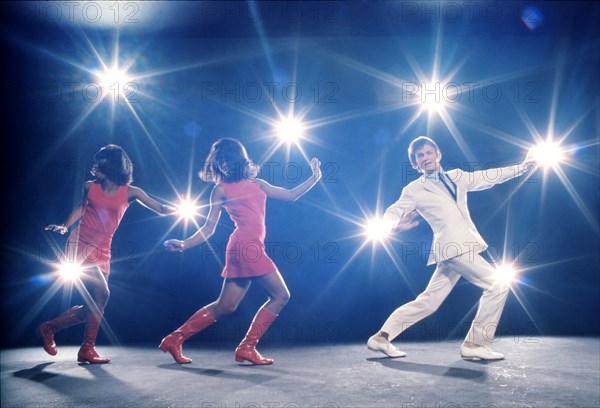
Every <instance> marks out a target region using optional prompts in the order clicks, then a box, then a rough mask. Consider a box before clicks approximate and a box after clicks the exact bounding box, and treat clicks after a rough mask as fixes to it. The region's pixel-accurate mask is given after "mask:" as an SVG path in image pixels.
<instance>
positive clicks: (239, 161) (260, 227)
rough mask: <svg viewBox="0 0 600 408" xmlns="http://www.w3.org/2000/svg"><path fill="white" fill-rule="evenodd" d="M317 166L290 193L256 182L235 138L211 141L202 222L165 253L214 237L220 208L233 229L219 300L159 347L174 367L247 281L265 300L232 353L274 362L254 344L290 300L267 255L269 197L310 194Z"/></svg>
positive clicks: (241, 293)
mask: <svg viewBox="0 0 600 408" xmlns="http://www.w3.org/2000/svg"><path fill="white" fill-rule="evenodd" d="M320 164H321V163H320V162H319V160H318V159H316V158H313V159H312V160H311V162H310V167H311V170H312V175H311V176H310V177H309V178H308V179H307V180H306V181H304V182H303V183H302V184H300V185H298V186H296V187H295V188H293V189H291V190H287V189H284V188H280V187H274V186H272V185H271V184H269V183H267V182H266V181H264V180H261V179H258V178H256V176H257V174H258V167H257V166H256V165H255V164H254V163H252V161H251V160H250V159H249V158H248V154H247V153H246V149H245V148H244V146H243V145H242V144H241V143H240V142H239V141H238V140H236V139H221V140H219V141H217V142H215V143H214V144H213V146H212V149H211V151H210V153H209V155H208V157H207V159H206V162H205V164H204V167H203V169H202V171H201V172H200V178H201V179H202V180H203V181H206V182H212V183H214V184H215V186H214V188H213V190H212V193H211V196H210V209H209V212H208V216H207V219H206V223H205V224H204V226H202V227H201V228H200V229H198V231H196V233H194V234H193V235H192V236H191V237H189V238H187V239H186V240H184V241H180V240H176V239H170V240H167V241H165V247H166V248H167V250H169V251H183V250H186V249H188V248H191V247H193V246H195V245H198V244H201V243H202V242H205V241H206V240H208V239H209V238H210V237H211V236H212V235H213V233H214V231H215V228H216V226H217V223H218V221H219V217H220V215H221V209H222V208H225V210H226V211H227V212H228V213H229V216H230V217H231V219H232V220H233V222H234V223H235V229H234V231H233V232H232V234H231V236H230V237H229V242H228V243H227V250H226V252H225V253H226V256H225V267H224V269H223V272H222V274H221V276H222V277H223V278H225V279H224V281H223V287H222V289H221V294H220V295H219V298H218V299H217V300H216V301H214V302H212V303H210V304H208V305H206V306H204V307H203V308H201V309H200V310H198V311H197V312H196V313H195V314H194V315H192V316H191V317H190V318H189V319H188V320H187V321H186V322H185V323H184V324H183V325H182V326H181V327H180V328H178V329H177V330H175V331H174V332H173V333H171V334H169V335H168V336H167V337H165V338H164V339H163V340H162V342H161V343H160V346H159V347H160V348H161V349H162V351H163V352H165V353H166V352H167V351H168V352H169V353H171V355H172V356H173V358H174V359H175V361H176V362H177V363H180V364H184V363H190V362H191V361H192V360H191V359H190V358H187V357H185V356H184V355H183V354H182V344H183V342H184V341H185V340H187V339H188V338H190V337H191V336H193V335H194V334H196V333H198V332H199V331H201V330H203V329H205V328H206V327H208V326H210V325H211V324H213V323H215V322H216V321H217V320H218V319H219V318H220V317H222V316H224V315H227V314H230V313H233V312H234V311H235V310H236V308H237V307H238V304H239V303H240V301H241V300H242V299H243V298H244V295H245V294H246V292H247V291H248V288H249V287H250V284H251V283H253V282H254V283H256V284H258V285H259V286H260V287H261V288H262V289H263V290H264V291H265V292H266V294H267V296H268V300H267V302H266V303H265V304H264V305H262V307H261V308H260V309H259V310H258V312H257V313H256V316H255V317H254V319H253V321H252V324H251V325H250V328H249V329H248V332H247V334H246V336H245V337H244V339H243V340H242V342H241V343H240V345H239V346H238V347H237V348H236V350H235V359H236V361H238V362H244V361H249V362H251V363H252V364H272V363H273V360H272V359H270V358H265V357H263V356H261V355H260V353H259V352H258V351H257V350H256V344H257V343H258V341H259V340H260V338H261V337H262V335H263V334H264V333H265V332H266V331H267V329H268V328H269V326H270V325H271V323H273V321H274V320H275V318H277V316H278V314H279V312H280V311H281V309H282V308H283V307H284V306H285V304H286V303H287V301H288V300H289V298H290V293H289V291H288V289H287V286H286V285H285V282H284V281H283V278H282V276H281V274H280V273H279V271H278V270H277V267H276V266H275V264H274V263H273V261H272V260H271V259H270V258H269V256H268V255H267V254H266V252H265V245H264V239H265V232H266V231H265V203H266V198H267V197H272V198H277V199H280V200H287V201H294V200H296V199H298V198H299V197H300V196H302V195H303V194H304V193H306V192H307V191H308V190H310V189H311V188H312V187H313V186H314V185H315V184H316V183H317V182H318V181H319V179H320V178H321V170H320Z"/></svg>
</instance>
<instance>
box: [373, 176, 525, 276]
mask: <svg viewBox="0 0 600 408" xmlns="http://www.w3.org/2000/svg"><path fill="white" fill-rule="evenodd" d="M525 171H527V166H526V165H523V164H517V165H513V166H508V167H500V168H496V169H489V170H480V171H474V172H466V171H463V170H460V169H455V170H450V171H448V172H446V174H447V176H448V177H450V179H451V180H452V181H453V183H454V185H453V186H451V187H454V189H455V190H456V197H457V199H456V201H454V198H453V197H452V196H451V195H450V193H449V192H448V191H447V190H446V188H445V187H444V185H443V184H441V182H440V181H438V180H437V177H435V176H434V177H433V178H432V177H430V176H425V175H422V176H421V177H420V178H418V179H417V180H415V181H413V182H411V183H410V184H409V185H407V186H406V187H404V189H403V190H402V193H401V194H400V198H399V199H398V201H396V202H395V203H394V204H392V205H391V206H390V207H389V208H388V209H387V210H386V211H385V214H384V215H383V219H384V221H385V222H386V223H388V225H392V226H395V225H396V224H397V223H398V221H399V220H400V217H401V216H402V214H403V213H405V212H409V211H413V210H417V212H418V213H419V214H420V215H421V216H422V217H423V218H424V219H425V221H427V223H428V224H429V225H430V226H431V229H432V230H433V243H432V246H431V250H430V253H429V257H428V262H427V265H432V264H435V263H437V262H441V261H444V260H446V259H450V258H453V257H455V256H458V255H462V254H465V253H480V252H483V251H485V250H486V249H487V244H486V242H485V241H484V240H483V238H482V237H481V235H480V234H479V232H478V231H477V228H476V227H475V224H473V221H472V220H471V216H470V215H469V209H468V208H467V193H468V192H469V191H478V190H485V189H488V188H490V187H492V186H494V185H496V184H500V183H503V182H505V181H507V180H510V179H512V178H514V177H517V176H519V175H521V174H523V173H524V172H525Z"/></svg>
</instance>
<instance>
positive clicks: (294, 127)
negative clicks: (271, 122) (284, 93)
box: [276, 118, 304, 144]
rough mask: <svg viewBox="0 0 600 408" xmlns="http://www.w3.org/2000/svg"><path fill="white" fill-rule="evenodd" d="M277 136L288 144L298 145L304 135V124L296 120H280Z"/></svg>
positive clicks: (277, 126)
mask: <svg viewBox="0 0 600 408" xmlns="http://www.w3.org/2000/svg"><path fill="white" fill-rule="evenodd" d="M276 129H277V136H278V137H279V138H280V139H281V140H282V141H284V142H286V143H287V144H292V143H293V144H298V142H299V141H300V139H301V138H302V135H303V133H304V126H303V125H302V123H301V122H300V121H299V120H297V119H294V118H286V119H282V120H280V121H279V122H278V123H277V125H276Z"/></svg>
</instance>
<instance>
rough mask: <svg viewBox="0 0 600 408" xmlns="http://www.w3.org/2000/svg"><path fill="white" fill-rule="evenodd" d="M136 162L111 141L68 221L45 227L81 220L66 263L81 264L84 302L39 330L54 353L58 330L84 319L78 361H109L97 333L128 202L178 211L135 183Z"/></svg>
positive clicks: (61, 230)
mask: <svg viewBox="0 0 600 408" xmlns="http://www.w3.org/2000/svg"><path fill="white" fill-rule="evenodd" d="M132 174H133V166H132V163H131V160H130V159H129V157H128V156H127V153H125V151H124V150H123V149H122V148H120V147H119V146H115V145H108V146H105V147H103V148H102V149H100V151H98V152H97V153H96V154H95V155H94V165H93V167H92V175H93V176H94V177H95V179H94V180H93V181H86V182H85V183H84V185H83V200H82V202H81V204H80V205H79V206H77V207H76V208H75V210H74V211H73V212H72V213H71V215H70V216H69V218H67V220H66V221H65V222H64V224H61V225H56V224H51V225H48V226H47V227H46V230H49V231H54V232H58V233H60V234H65V233H66V232H67V231H68V230H69V227H70V226H71V225H73V224H74V223H75V222H77V220H79V219H81V221H80V223H79V225H78V226H77V228H75V229H74V230H73V231H72V232H71V234H70V235H69V239H68V240H67V245H66V250H65V258H66V261H67V262H70V263H75V264H76V265H81V267H82V272H83V273H82V275H81V277H80V280H81V283H82V284H83V288H82V289H83V290H82V293H83V295H84V300H85V303H86V304H85V305H83V306H73V307H72V308H70V309H68V310H67V311H65V312H64V313H62V314H61V315H60V316H58V317H56V318H55V319H52V320H50V321H47V322H44V323H42V324H41V325H39V327H38V331H39V333H40V335H41V337H42V340H43V342H44V350H46V352H47V353H48V354H50V355H52V356H54V355H56V353H57V352H58V350H57V348H56V343H55V342H54V334H55V333H56V332H58V331H59V330H62V329H64V328H67V327H69V326H73V325H76V324H80V323H84V322H85V329H84V335H83V343H82V345H81V348H80V349H79V352H78V353H77V361H79V362H82V363H83V362H88V363H90V364H102V363H108V362H109V361H110V359H109V358H104V357H101V356H99V355H98V353H97V352H96V349H95V342H96V336H97V335H98V329H99V328H100V323H101V321H102V316H103V314H104V307H105V306H106V303H107V301H108V296H109V290H108V276H109V274H110V245H111V241H112V237H113V235H114V233H115V231H116V230H117V228H118V227H119V223H120V222H121V218H123V214H125V211H126V210H127V207H128V206H129V203H130V202H132V201H133V200H137V201H138V202H140V203H141V204H142V205H144V206H145V207H147V208H149V209H151V210H153V211H155V212H157V213H159V214H168V213H172V212H174V211H175V209H174V208H173V207H171V206H169V205H166V204H161V203H159V202H158V201H156V200H154V199H152V198H150V197H149V196H148V195H147V194H146V193H145V192H144V191H143V190H142V189H140V188H137V187H134V186H132V185H131V181H132Z"/></svg>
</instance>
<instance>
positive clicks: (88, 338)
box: [77, 310, 110, 364]
mask: <svg viewBox="0 0 600 408" xmlns="http://www.w3.org/2000/svg"><path fill="white" fill-rule="evenodd" d="M102 316H103V313H102V312H101V311H91V310H90V311H88V316H87V319H86V322H85V330H84V332H83V343H82V344H81V348H80V349H79V352H78V353H77V361H79V362H80V363H86V362H87V363H90V364H104V363H108V362H110V358H105V357H102V356H100V355H99V354H98V352H97V351H96V337H97V336H98V330H99V329H100V323H101V322H102Z"/></svg>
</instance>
